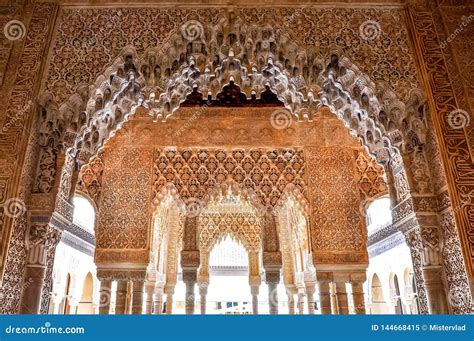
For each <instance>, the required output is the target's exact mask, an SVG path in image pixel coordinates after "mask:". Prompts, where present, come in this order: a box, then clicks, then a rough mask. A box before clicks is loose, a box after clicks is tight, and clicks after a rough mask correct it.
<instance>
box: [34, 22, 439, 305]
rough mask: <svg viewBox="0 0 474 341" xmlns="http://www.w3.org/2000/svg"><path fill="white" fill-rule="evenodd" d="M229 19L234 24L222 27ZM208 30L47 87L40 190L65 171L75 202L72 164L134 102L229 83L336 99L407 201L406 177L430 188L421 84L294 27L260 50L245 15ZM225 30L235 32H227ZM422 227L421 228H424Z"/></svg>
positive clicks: (188, 95) (167, 111) (249, 94)
mask: <svg viewBox="0 0 474 341" xmlns="http://www.w3.org/2000/svg"><path fill="white" fill-rule="evenodd" d="M219 25H221V27H219ZM225 25H228V27H227V28H226V29H225V30H224V29H222V27H223V26H225ZM206 31H207V32H210V33H209V34H207V35H204V36H197V37H196V39H193V41H192V42H190V41H187V39H186V38H185V37H183V35H182V34H181V35H180V34H178V33H177V36H176V38H177V39H176V40H174V41H175V42H177V43H176V44H175V46H173V48H172V49H171V50H170V51H171V55H173V54H174V55H175V58H165V57H164V56H160V55H157V54H156V51H152V50H150V51H149V52H147V53H146V54H145V56H142V57H137V56H136V53H135V52H134V51H133V50H128V51H124V55H123V59H119V60H118V61H117V63H115V64H114V65H113V66H112V67H111V68H109V69H108V70H107V71H106V73H105V74H104V75H103V76H102V77H99V78H98V79H97V82H96V84H95V85H94V86H93V87H92V88H91V89H87V88H80V89H78V92H77V93H76V94H75V95H73V96H72V97H71V98H70V99H69V100H68V101H67V102H66V103H64V104H62V105H61V106H59V107H58V106H57V105H56V104H55V103H54V102H53V100H52V96H51V95H50V94H45V95H44V96H43V97H42V99H41V105H42V108H43V109H42V110H41V119H40V122H39V124H38V126H39V127H41V131H42V134H41V136H40V137H41V139H40V140H41V141H42V142H41V152H40V157H39V163H40V166H39V167H38V169H42V170H51V171H46V172H41V174H38V175H37V177H36V179H35V190H36V191H37V192H39V193H49V192H51V191H52V189H53V185H54V183H55V178H58V177H60V178H61V181H60V187H61V188H60V190H59V191H58V193H59V199H58V202H60V203H61V204H62V206H61V205H58V207H59V206H61V209H63V213H67V212H68V210H70V209H71V208H70V207H68V205H67V204H65V203H63V202H61V199H64V200H65V201H67V200H68V199H69V194H70V192H71V191H70V186H71V181H70V178H71V176H72V174H73V173H74V168H77V166H78V165H79V166H80V165H82V164H84V163H86V162H87V161H88V160H89V159H90V158H91V157H92V156H94V155H96V154H97V152H98V151H99V150H100V148H101V147H102V146H103V145H104V143H105V142H106V141H107V140H108V139H109V138H110V137H111V136H113V134H114V133H115V132H116V131H117V129H119V128H120V127H121V126H122V125H123V123H124V122H125V121H126V120H127V118H128V117H130V115H133V113H134V111H135V109H136V108H137V107H139V106H144V107H146V108H147V109H149V111H150V113H151V114H152V115H154V117H156V118H158V119H166V118H168V117H169V116H170V115H171V114H173V112H174V111H175V110H176V109H177V108H178V107H179V106H180V105H181V104H185V102H186V101H189V102H191V103H196V102H197V103H200V104H203V101H205V100H204V98H205V96H206V91H207V93H208V94H210V97H211V100H213V99H216V100H217V99H218V98H219V96H218V95H219V94H224V97H225V91H226V89H227V90H229V89H232V90H233V91H239V93H242V94H243V95H244V96H245V98H246V100H251V99H253V98H255V99H259V100H265V98H267V97H265V96H267V95H268V96H270V97H272V96H271V95H272V94H273V95H276V97H277V99H278V100H279V101H281V102H282V103H283V104H284V105H285V107H286V108H287V109H288V110H289V112H290V113H291V114H292V115H294V117H295V118H297V119H309V120H311V119H312V114H313V113H314V111H315V110H316V109H317V108H320V107H321V106H329V107H331V109H332V110H333V111H334V112H335V113H336V114H337V116H338V117H339V118H340V119H341V120H343V122H344V123H345V124H346V126H347V127H348V128H349V129H351V131H352V132H353V133H354V135H356V136H358V137H359V139H360V141H361V143H362V144H363V145H365V146H366V147H368V149H369V151H370V152H371V153H372V154H374V155H375V156H376V158H377V160H378V161H379V162H381V163H386V164H388V167H389V168H390V170H391V171H392V173H394V176H393V177H394V179H393V180H394V183H395V185H394V186H393V188H391V196H392V198H393V200H394V201H396V202H398V203H400V202H403V201H404V200H405V199H407V198H408V197H409V196H410V195H409V190H408V188H407V187H409V186H411V187H416V188H415V189H416V190H417V191H419V192H426V191H427V189H429V187H430V181H429V176H428V175H427V173H426V169H427V167H428V166H427V162H426V159H425V155H424V151H423V143H424V136H425V130H426V122H425V119H426V117H427V116H426V107H425V106H424V103H423V100H422V96H420V94H415V93H414V94H413V96H412V97H411V99H410V101H409V102H408V103H406V104H403V103H402V102H401V101H399V100H398V99H397V97H396V95H394V94H393V93H392V92H391V91H389V90H387V89H385V88H384V87H383V86H379V85H377V86H376V85H375V84H374V83H373V82H371V81H370V79H369V78H368V77H366V76H364V75H363V74H362V73H361V72H360V71H359V69H358V68H357V67H356V66H355V65H353V64H352V63H351V62H350V61H349V60H348V59H346V58H344V57H343V56H342V55H341V53H338V51H332V52H331V53H329V54H328V56H327V58H326V60H316V59H314V58H312V55H311V51H306V50H305V49H302V48H300V47H298V46H295V45H294V44H281V42H282V41H285V42H287V41H288V39H287V38H288V37H286V36H285V33H284V32H283V31H274V30H273V29H272V28H270V27H264V28H262V29H261V30H260V31H259V32H258V34H257V37H258V38H257V39H256V41H254V40H251V41H250V45H249V46H250V47H249V48H250V50H251V51H252V52H254V53H248V51H247V52H246V50H245V49H243V48H242V46H240V48H235V50H234V49H232V45H235V44H236V42H237V41H238V40H236V39H235V38H236V37H240V36H242V35H243V41H248V40H249V39H246V36H245V32H250V31H251V29H250V28H248V27H247V26H246V25H245V24H242V23H239V24H238V25H234V24H232V23H225V22H224V23H222V24H218V25H217V28H216V27H214V28H212V27H210V28H206ZM223 32H230V33H228V34H226V35H224V34H223ZM236 32H237V34H236ZM240 33H242V34H240ZM285 37H286V39H285ZM248 38H250V35H249V36H248ZM220 40H226V41H228V42H229V46H230V47H229V46H227V47H226V49H228V50H227V51H226V53H222V52H223V51H217V52H221V53H220V54H217V58H216V60H214V61H212V60H207V59H206V58H211V56H215V54H213V53H211V52H216V50H215V49H216V46H219V44H215V43H216V42H217V43H218V42H219V41H220ZM217 49H218V48H217ZM202 51H206V52H209V53H202ZM201 53H202V56H201V55H200V54H201ZM206 56H208V57H206ZM301 63H303V65H300V64H301ZM162 65H165V67H162ZM157 66H158V68H157ZM207 66H208V67H207ZM298 66H300V67H298ZM305 66H306V68H305ZM206 67H207V69H206ZM152 70H153V71H152ZM161 70H164V71H163V72H162V71H161ZM248 70H251V72H250V71H248ZM153 72H155V73H153ZM300 72H301V74H300ZM157 76H158V77H157ZM298 76H301V78H298V79H300V80H301V81H302V83H304V86H302V87H301V84H300V85H298V84H296V82H297V81H296V79H295V78H297V77H298ZM160 82H161V83H160ZM226 87H227V88H226ZM299 88H300V89H299ZM301 88H303V90H301ZM268 91H270V93H268ZM157 94H159V96H157ZM263 94H265V95H263ZM258 95H260V98H258ZM240 97H241V98H242V96H240ZM220 98H222V96H221V97H220ZM193 101H194V102H193ZM381 103H383V105H381ZM394 147H395V148H394ZM65 150H67V154H66V156H67V158H66V161H65V166H64V170H63V173H62V174H60V171H61V169H62V168H61V167H58V169H56V166H57V164H59V165H60V162H51V160H52V159H53V161H57V156H58V155H61V153H62V152H64V151H65ZM406 152H408V153H410V154H409V158H408V161H409V163H410V165H409V166H410V168H409V169H408V172H407V173H408V175H407V174H406V173H405V168H404V166H406V165H404V163H405V161H407V160H406V159H404V160H403V161H402V156H401V154H402V153H406ZM48 155H53V157H52V158H50V157H48ZM75 162H77V163H78V164H75ZM387 162H388V163H387ZM412 177H416V178H417V182H416V184H414V183H412V181H411V178H412ZM272 204H274V203H272ZM407 205H408V206H409V204H407ZM407 205H405V207H401V208H400V210H399V211H396V212H395V213H394V214H395V215H399V216H404V215H407V214H409V213H410V212H412V211H413V207H408V208H407ZM399 216H397V218H399ZM415 224H416V221H415ZM434 225H436V223H434V222H431V221H430V222H429V224H428V227H429V228H428V229H433V226H434ZM435 230H436V229H435ZM415 232H416V233H414V234H413V235H412V236H410V241H413V245H415V244H416V248H414V249H416V250H415V251H414V256H413V257H414V258H416V259H418V258H420V254H421V248H422V247H423V243H420V242H419V241H420V238H421V237H420V234H421V232H420V231H418V230H417V231H415ZM425 236H426V233H423V234H422V237H425ZM425 244H426V243H425ZM430 245H431V244H430ZM432 246H433V245H431V246H430V247H432ZM420 263H421V261H418V263H417V265H416V266H418V267H420V266H421V265H420ZM416 279H417V286H418V290H420V291H423V290H424V289H423V284H422V282H423V279H422V276H421V270H417V276H416ZM421 296H422V298H423V295H421ZM423 309H424V310H427V307H423Z"/></svg>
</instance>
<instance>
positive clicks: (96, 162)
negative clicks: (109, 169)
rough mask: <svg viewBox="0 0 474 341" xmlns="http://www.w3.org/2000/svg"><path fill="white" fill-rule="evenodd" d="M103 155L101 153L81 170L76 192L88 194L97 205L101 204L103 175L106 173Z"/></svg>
mask: <svg viewBox="0 0 474 341" xmlns="http://www.w3.org/2000/svg"><path fill="white" fill-rule="evenodd" d="M101 154H102V153H99V154H98V155H97V156H96V157H95V158H93V159H92V160H91V161H90V162H89V163H88V164H87V165H85V166H84V167H83V168H82V169H81V171H80V173H79V178H78V181H77V186H76V191H79V192H82V193H85V194H87V195H88V196H89V197H90V198H91V199H92V200H94V202H95V203H96V205H97V204H98V203H99V199H100V194H101V191H102V174H103V173H104V163H103V162H102V155H101Z"/></svg>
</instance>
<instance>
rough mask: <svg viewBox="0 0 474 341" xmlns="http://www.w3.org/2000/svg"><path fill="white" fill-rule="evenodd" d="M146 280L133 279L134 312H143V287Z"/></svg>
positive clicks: (137, 313)
mask: <svg viewBox="0 0 474 341" xmlns="http://www.w3.org/2000/svg"><path fill="white" fill-rule="evenodd" d="M144 286H145V282H144V281H140V280H135V281H133V296H132V314H136V315H139V314H142V312H143V288H144Z"/></svg>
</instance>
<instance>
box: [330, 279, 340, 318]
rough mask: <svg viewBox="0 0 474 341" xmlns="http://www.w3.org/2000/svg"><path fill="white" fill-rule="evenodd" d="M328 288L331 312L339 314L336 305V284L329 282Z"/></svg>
mask: <svg viewBox="0 0 474 341" xmlns="http://www.w3.org/2000/svg"><path fill="white" fill-rule="evenodd" d="M329 288H330V290H331V311H332V314H339V307H338V306H337V295H336V284H335V283H331V284H330V286H329Z"/></svg>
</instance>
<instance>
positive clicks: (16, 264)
mask: <svg viewBox="0 0 474 341" xmlns="http://www.w3.org/2000/svg"><path fill="white" fill-rule="evenodd" d="M55 9H56V5H54V4H51V3H42V4H35V5H34V7H33V16H32V18H31V21H30V23H29V26H28V28H29V29H28V32H26V35H25V38H24V40H25V42H24V48H23V51H22V53H21V54H20V53H18V55H16V57H17V58H18V67H17V70H18V71H17V73H16V78H15V80H14V83H13V84H12V85H11V92H9V93H8V95H7V96H9V101H5V103H4V102H3V101H2V103H4V104H5V106H4V105H3V104H2V109H5V110H2V114H1V116H0V117H1V120H0V122H2V123H1V124H2V131H1V133H0V149H1V151H2V152H1V155H0V157H1V159H0V165H1V167H0V204H1V211H0V212H1V213H0V215H1V220H2V223H1V224H0V232H1V234H0V235H1V246H2V248H1V255H0V256H1V267H2V270H3V274H2V276H3V277H2V282H1V283H2V288H1V290H2V294H3V295H1V297H0V313H13V312H18V309H19V303H20V295H21V291H22V279H23V272H24V269H25V265H26V246H25V233H26V231H27V226H28V221H27V217H26V215H20V216H19V217H16V218H15V219H12V218H11V217H8V216H6V215H5V206H4V203H5V201H6V200H8V199H9V198H13V197H17V198H18V199H20V200H22V201H23V202H27V198H28V196H29V192H30V189H31V182H32V178H31V176H30V175H31V174H32V173H33V172H34V170H33V169H34V164H33V162H34V160H35V151H36V145H37V140H36V139H35V134H32V136H30V139H28V135H29V131H28V127H30V126H31V121H32V117H33V116H34V115H33V113H34V111H35V110H34V105H33V103H34V100H35V96H36V95H37V94H36V93H35V91H36V89H37V85H38V82H39V81H40V78H41V74H40V72H39V71H40V67H41V63H42V56H44V55H45V49H46V46H47V41H48V32H49V29H50V27H51V21H52V16H53V13H54V11H55ZM10 60H11V59H10ZM9 65H10V64H9ZM2 90H3V89H2ZM28 141H29V143H30V146H28V148H27V143H28ZM21 159H24V160H25V161H24V163H23V164H22V163H21V162H20V160H21ZM22 165H23V169H22ZM20 174H21V175H22V176H21V179H20V181H19V182H18V178H19V176H20ZM10 228H11V229H10ZM10 235H11V237H10V238H9V237H8V236H10Z"/></svg>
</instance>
